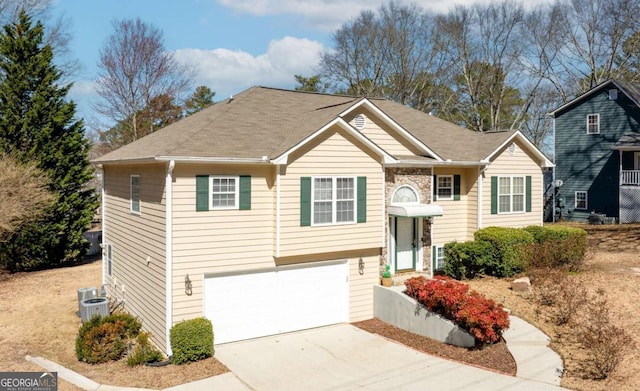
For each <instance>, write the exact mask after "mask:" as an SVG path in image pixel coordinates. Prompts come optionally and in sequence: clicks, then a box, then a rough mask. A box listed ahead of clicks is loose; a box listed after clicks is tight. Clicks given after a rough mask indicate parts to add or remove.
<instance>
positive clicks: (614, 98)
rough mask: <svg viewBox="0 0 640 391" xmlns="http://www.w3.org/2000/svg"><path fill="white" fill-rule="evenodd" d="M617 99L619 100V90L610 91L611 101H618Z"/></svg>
mask: <svg viewBox="0 0 640 391" xmlns="http://www.w3.org/2000/svg"><path fill="white" fill-rule="evenodd" d="M616 99H618V90H617V89H615V88H614V89H611V90H609V100H616Z"/></svg>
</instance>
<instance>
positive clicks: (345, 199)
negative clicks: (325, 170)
mask: <svg viewBox="0 0 640 391" xmlns="http://www.w3.org/2000/svg"><path fill="white" fill-rule="evenodd" d="M312 194H313V202H312V205H313V224H314V225H316V224H318V225H319V224H335V223H355V204H356V199H355V195H356V191H355V178H353V177H319V178H313V192H312Z"/></svg>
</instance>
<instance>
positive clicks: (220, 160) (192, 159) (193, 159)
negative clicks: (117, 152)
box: [91, 156, 271, 165]
mask: <svg viewBox="0 0 640 391" xmlns="http://www.w3.org/2000/svg"><path fill="white" fill-rule="evenodd" d="M171 161H174V162H176V163H215V164H271V161H270V160H269V158H268V157H266V156H265V157H260V158H228V157H204V156H149V157H145V158H137V159H119V160H100V159H99V158H98V159H94V160H92V161H91V162H92V163H95V164H102V165H105V164H151V163H167V162H171Z"/></svg>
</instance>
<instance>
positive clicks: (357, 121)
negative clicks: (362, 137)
mask: <svg viewBox="0 0 640 391" xmlns="http://www.w3.org/2000/svg"><path fill="white" fill-rule="evenodd" d="M353 124H354V125H355V127H356V129H362V128H364V127H365V125H367V119H366V118H365V117H364V115H362V114H358V115H356V116H355V118H354V119H353Z"/></svg>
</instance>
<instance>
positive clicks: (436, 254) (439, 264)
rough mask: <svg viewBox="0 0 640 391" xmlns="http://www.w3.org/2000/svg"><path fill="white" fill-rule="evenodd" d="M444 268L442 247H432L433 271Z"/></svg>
mask: <svg viewBox="0 0 640 391" xmlns="http://www.w3.org/2000/svg"><path fill="white" fill-rule="evenodd" d="M443 268H444V247H443V246H433V271H434V272H435V271H440V270H442V269H443Z"/></svg>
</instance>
